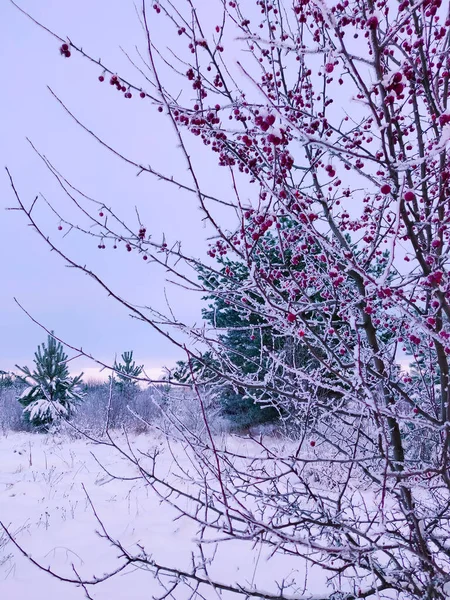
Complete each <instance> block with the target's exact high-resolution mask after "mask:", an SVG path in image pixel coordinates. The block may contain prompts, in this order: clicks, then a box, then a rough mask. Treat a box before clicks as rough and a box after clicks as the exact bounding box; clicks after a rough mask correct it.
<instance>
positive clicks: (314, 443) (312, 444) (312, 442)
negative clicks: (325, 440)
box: [309, 440, 316, 448]
mask: <svg viewBox="0 0 450 600" xmlns="http://www.w3.org/2000/svg"><path fill="white" fill-rule="evenodd" d="M309 443H310V444H311V446H312V447H313V448H314V446H315V445H316V442H315V441H314V440H311V441H310V442H309Z"/></svg>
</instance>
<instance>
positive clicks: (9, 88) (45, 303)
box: [0, 0, 225, 372]
mask: <svg viewBox="0 0 450 600" xmlns="http://www.w3.org/2000/svg"><path fill="white" fill-rule="evenodd" d="M18 2H19V3H20V5H21V6H22V7H23V8H24V9H25V10H28V11H30V12H32V14H33V16H35V17H36V18H37V19H38V20H40V21H41V22H43V23H45V24H46V25H47V26H48V27H49V28H50V29H53V30H55V31H56V32H58V33H59V34H60V35H61V36H62V37H65V36H69V37H70V38H71V39H72V40H73V41H74V42H75V43H77V44H80V45H82V46H83V48H84V49H85V50H86V51H88V52H89V53H92V54H93V55H94V56H96V57H97V56H98V57H101V58H102V59H103V60H104V62H105V63H106V64H107V65H108V66H115V67H116V68H117V71H118V72H119V73H120V72H123V71H124V70H125V72H126V73H127V74H128V76H129V77H130V79H132V80H133V81H136V83H138V85H143V86H144V81H143V80H142V77H141V76H139V74H138V73H137V72H135V71H134V70H133V68H132V67H131V65H129V63H128V62H127V59H126V58H125V57H124V55H123V54H122V53H121V51H120V48H119V46H122V47H123V48H125V49H126V50H127V51H129V52H130V53H133V52H134V46H135V45H136V44H138V45H139V46H140V48H141V49H142V50H145V44H144V39H143V37H142V31H141V28H140V24H139V22H138V19H137V16H136V12H135V8H134V4H133V2H132V0H96V1H95V2H92V0H77V2H71V3H67V2H54V0H40V1H39V2H38V3H36V2H35V1H34V0H18ZM154 19H155V17H154V15H153V11H152V14H151V20H152V26H153V27H154V31H155V35H156V36H158V38H159V43H163V44H165V41H166V39H168V35H167V34H168V32H167V31H166V30H165V29H164V25H163V23H164V21H163V20H161V19H159V20H158V22H157V23H155V22H154ZM171 37H172V38H173V35H172V34H171ZM58 48H59V44H58V41H57V40H55V39H54V38H52V37H51V36H50V35H48V34H47V33H45V32H44V31H42V30H41V29H39V28H38V27H36V26H35V25H34V24H33V23H31V22H30V21H29V20H28V19H27V18H26V17H24V16H23V15H22V14H21V13H20V12H19V11H17V10H16V9H15V8H14V7H13V6H12V5H11V4H10V3H9V1H8V0H3V2H2V3H1V6H0V56H2V57H3V60H2V71H1V76H2V82H3V86H2V87H3V93H2V97H1V100H0V103H1V114H2V119H1V120H0V136H1V138H0V139H1V140H2V143H1V145H0V164H1V165H2V166H5V165H7V166H8V167H9V169H10V170H11V172H12V174H13V176H14V178H15V180H16V184H17V187H18V190H19V191H20V193H21V196H22V198H23V200H25V201H26V202H27V203H31V202H32V200H33V198H34V197H35V196H36V194H38V193H39V192H42V193H43V194H44V195H45V196H46V197H47V198H49V199H51V200H52V202H54V203H55V205H56V206H57V207H58V208H60V209H61V210H63V211H66V213H65V214H67V215H71V214H73V211H72V209H71V208H70V207H69V204H68V202H67V201H66V200H65V198H64V197H63V196H62V194H61V193H60V191H59V188H58V187H57V186H56V185H55V182H54V180H53V179H52V177H51V175H50V174H49V173H48V171H46V169H45V167H44V165H43V164H42V162H41V160H40V159H39V157H38V156H37V155H36V154H35V153H34V152H33V150H32V149H31V147H30V146H29V144H28V142H27V141H26V137H29V138H31V140H32V141H33V143H34V144H35V145H36V146H37V147H38V148H39V149H40V151H41V152H42V153H43V154H45V155H47V156H48V158H49V159H50V160H51V161H52V162H53V163H54V164H55V166H56V167H57V168H58V169H59V170H60V171H61V172H62V173H63V174H64V175H65V176H66V177H67V178H68V179H69V180H70V181H71V182H73V184H74V185H76V186H78V187H80V188H81V189H82V190H83V191H84V192H85V193H87V194H89V195H93V196H95V197H96V198H97V199H99V200H101V201H104V202H105V203H106V204H107V205H110V206H112V207H113V208H115V209H117V210H118V211H120V214H122V215H123V216H124V217H125V218H127V217H128V220H129V222H131V223H132V224H137V222H136V221H135V220H134V217H133V214H134V205H138V206H139V210H140V212H141V216H142V217H143V221H144V223H145V225H146V226H147V229H148V231H149V232H152V233H153V234H154V236H155V239H158V240H159V239H160V238H161V234H162V232H163V231H164V232H165V233H166V234H167V235H168V236H169V238H170V239H172V240H176V239H179V238H183V240H184V247H185V249H189V250H190V251H191V252H192V253H193V254H195V255H197V256H201V255H203V254H204V252H205V249H206V246H207V243H206V241H205V240H206V238H207V235H208V231H207V230H206V229H205V228H204V227H203V225H202V223H201V215H200V212H199V210H198V208H197V203H196V200H195V198H194V197H192V196H189V195H188V194H186V193H182V192H180V191H178V190H177V188H175V187H170V186H167V185H165V184H161V183H160V182H158V181H156V180H155V179H152V178H151V177H150V176H141V177H139V178H136V170H135V169H133V168H132V167H128V166H126V165H124V164H123V163H122V162H121V161H120V160H118V159H117V158H115V157H113V156H112V155H111V154H109V153H108V152H107V151H106V150H104V149H103V148H101V147H100V146H99V145H98V144H97V143H96V142H95V141H93V140H92V139H91V138H89V136H88V135H87V134H86V133H84V132H83V131H82V130H80V128H78V127H77V126H76V125H75V124H74V123H73V121H71V119H70V117H68V116H67V115H66V114H65V113H64V111H63V110H62V109H61V107H60V106H58V104H57V102H56V101H55V100H54V99H53V98H52V97H51V95H50V93H49V91H48V90H47V87H46V86H47V85H49V86H51V87H52V88H53V89H54V91H55V92H56V93H57V94H58V95H59V96H60V97H61V98H62V99H63V100H64V102H65V103H66V104H67V105H68V106H69V107H70V109H71V110H73V112H74V113H75V114H76V115H77V117H79V118H80V120H82V121H83V122H85V123H86V125H88V126H89V127H91V128H93V129H95V131H96V132H97V133H98V134H99V135H101V136H103V137H104V138H105V139H106V140H107V141H108V142H110V143H111V144H112V145H115V146H117V147H118V148H119V149H120V150H121V151H123V152H124V153H126V154H128V155H129V156H130V157H132V158H134V159H136V160H137V161H138V162H142V163H151V164H152V165H153V166H154V167H155V168H157V169H160V170H162V171H165V172H167V173H169V174H173V175H175V176H178V177H180V178H181V179H183V180H184V181H186V182H188V181H189V179H188V175H187V172H186V167H185V164H184V162H183V159H182V158H181V157H179V156H177V155H176V153H175V151H174V146H175V144H176V140H175V137H174V134H173V131H172V129H171V126H170V125H169V124H168V123H167V121H164V120H163V119H162V118H161V117H160V115H159V114H158V113H157V112H156V108H154V107H152V106H151V105H150V103H149V102H148V101H146V100H145V101H144V100H141V99H139V98H133V99H131V100H125V99H124V98H123V97H122V95H121V94H119V93H118V92H116V91H115V90H113V89H112V87H111V86H109V84H108V83H107V82H105V83H103V84H101V83H99V82H98V80H97V78H98V76H99V75H100V74H101V72H100V71H99V69H98V68H96V67H95V66H92V65H90V64H89V63H87V62H86V61H83V59H82V58H81V57H79V56H77V55H75V56H73V57H72V58H71V59H64V58H62V57H61V56H60V55H59V51H58ZM175 50H176V49H175ZM5 59H6V60H5ZM198 148H199V150H198V154H196V153H195V151H194V158H196V159H197V162H198V164H201V165H202V173H203V175H204V177H205V185H206V186H207V188H209V189H210V190H212V189H214V188H215V187H216V186H217V187H222V190H224V187H223V185H224V182H225V180H224V181H221V180H220V177H221V176H220V175H219V179H217V175H218V171H217V169H214V168H213V166H214V157H213V156H211V153H206V154H205V152H204V151H203V150H202V149H201V147H200V146H198ZM211 175H212V176H211ZM14 205H15V201H14V197H13V194H12V191H11V189H10V187H9V183H8V180H7V177H6V173H5V172H4V171H3V173H2V174H1V175H0V255H1V256H2V259H3V260H2V269H1V293H0V369H13V368H14V365H15V363H19V364H21V365H23V364H30V363H31V360H32V357H33V353H34V351H35V349H36V346H37V344H38V343H40V342H41V341H43V340H44V339H45V338H46V334H45V332H43V331H42V330H41V329H40V328H39V327H38V326H36V325H35V324H34V323H32V322H31V321H30V320H29V319H28V317H27V316H26V315H25V314H24V313H23V312H22V311H21V310H20V308H19V307H18V306H17V305H16V304H15V303H14V300H13V297H14V296H15V297H17V299H18V300H19V301H20V302H21V303H23V305H24V306H25V307H26V308H27V309H28V310H29V311H30V312H31V313H32V314H33V316H34V317H35V318H36V319H37V320H39V321H41V322H42V323H43V324H44V325H45V326H47V327H48V328H51V329H54V330H55V333H56V334H57V335H58V336H59V337H61V338H63V339H65V340H67V341H68V342H70V343H72V344H74V345H81V346H83V348H84V350H85V351H87V352H90V353H92V354H94V355H96V356H97V357H98V358H100V359H101V360H104V361H113V359H114V354H115V353H118V354H120V353H121V352H122V351H124V350H128V349H133V350H134V351H135V357H136V359H137V360H138V361H139V362H142V363H144V364H145V365H146V366H147V367H148V368H150V369H158V368H159V367H161V366H162V365H168V366H171V365H173V363H174V362H175V360H177V359H178V358H182V355H181V354H180V353H179V351H176V350H175V349H174V348H173V347H172V346H171V345H170V344H169V343H168V342H166V341H164V340H163V339H162V338H160V336H158V335H157V334H155V333H154V332H153V331H151V330H150V329H149V327H148V326H145V325H142V324H139V323H137V322H136V321H135V320H132V319H130V318H129V317H128V315H127V311H126V310H125V309H124V308H122V307H120V306H119V305H117V304H115V303H114V301H112V300H110V299H108V298H107V297H106V295H105V293H104V292H103V291H102V290H100V289H99V288H98V287H97V286H96V284H95V283H94V282H93V281H91V280H90V279H88V278H87V277H86V276H85V275H83V274H82V273H80V272H74V271H73V270H71V269H68V268H67V267H66V266H65V264H64V262H63V260H62V259H61V258H59V257H58V256H56V255H55V254H54V253H51V252H50V251H49V248H48V247H47V245H46V244H45V243H44V242H43V241H42V240H41V239H39V238H38V236H37V235H36V233H35V232H34V231H32V230H31V228H30V227H27V221H26V218H25V216H24V215H23V214H21V213H20V212H7V211H5V210H4V209H5V208H6V207H8V206H14ZM36 215H38V216H39V220H40V223H41V224H42V227H43V229H44V230H45V231H46V233H48V235H50V236H51V238H52V240H54V241H57V240H61V239H62V238H61V234H60V232H59V231H58V230H57V225H58V222H57V221H55V219H54V217H53V216H51V215H50V214H49V212H48V211H47V210H43V209H38V210H37V211H36ZM63 244H64V248H65V249H67V252H68V253H69V255H70V256H72V257H74V258H75V259H77V260H79V261H81V262H86V263H87V265H88V266H91V267H93V268H94V269H96V270H98V271H99V272H100V273H101V274H102V275H103V276H104V277H105V279H106V280H107V281H108V282H110V283H111V284H112V285H113V286H115V289H117V290H118V291H119V292H120V293H121V294H123V295H124V296H126V297H128V298H129V299H130V300H132V301H133V300H134V301H136V302H140V303H141V304H147V305H155V306H156V307H158V308H163V307H164V293H163V292H164V286H165V283H164V274H163V273H158V272H157V271H156V270H155V268H153V267H152V266H150V265H147V264H146V263H144V262H143V261H142V258H139V257H138V256H137V255H136V256H132V255H128V254H127V253H126V252H125V251H123V250H122V251H120V252H119V251H115V253H114V251H113V250H111V251H108V252H107V251H103V252H101V251H99V250H98V249H97V248H96V244H95V243H94V242H91V241H88V240H86V239H85V238H81V237H75V236H69V237H68V238H67V239H66V240H65V241H64V242H63ZM169 298H170V299H171V302H173V305H174V307H175V308H176V310H177V314H178V315H179V316H180V317H181V318H183V319H185V320H186V321H194V320H197V321H198V320H199V315H200V307H201V305H202V303H201V302H200V298H199V297H195V296H192V295H188V294H187V293H186V292H183V291H180V290H173V289H172V290H169ZM90 366H94V365H92V364H89V363H88V361H87V360H86V359H79V360H78V361H77V363H76V364H75V363H74V364H73V369H74V371H78V370H81V369H86V368H88V367H90ZM153 372H154V371H153Z"/></svg>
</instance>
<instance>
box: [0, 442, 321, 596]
mask: <svg viewBox="0 0 450 600" xmlns="http://www.w3.org/2000/svg"><path fill="white" fill-rule="evenodd" d="M118 440H119V443H120V444H122V445H123V446H124V447H126V445H127V440H126V438H125V437H124V436H122V437H120V436H118ZM239 443H240V444H243V445H244V446H245V442H239ZM132 446H133V448H140V449H141V450H143V451H148V450H153V449H157V450H158V451H159V452H160V454H159V457H158V469H159V473H160V474H163V475H164V476H165V477H167V478H169V480H170V479H171V478H172V479H173V478H175V477H176V474H175V473H176V472H177V470H178V467H177V466H176V464H175V459H174V456H173V454H172V453H171V452H170V451H169V450H168V448H167V446H166V442H165V440H164V439H163V438H158V437H152V436H149V435H141V436H134V437H133V438H132ZM174 448H175V453H174V454H175V456H176V458H177V461H181V462H183V460H187V459H186V458H185V456H184V453H183V451H182V449H181V446H179V445H176V444H175V446H174ZM0 464H1V469H0V520H1V521H2V522H3V523H4V524H5V525H6V526H7V527H8V529H9V530H10V531H11V532H13V533H14V534H15V538H16V539H17V541H18V543H19V544H20V545H21V546H22V547H23V549H24V550H25V551H26V552H27V553H28V554H29V555H30V556H32V557H33V558H34V559H35V560H36V561H38V562H39V563H40V564H42V565H43V566H45V567H49V566H50V567H51V569H52V570H54V571H56V572H58V573H60V574H61V575H66V576H68V577H73V576H74V568H75V570H76V571H77V572H78V573H79V575H80V576H81V577H92V576H93V575H96V576H101V575H102V574H103V573H104V572H105V571H110V570H112V569H114V568H115V567H117V566H119V564H121V561H120V559H119V558H118V551H117V549H115V548H113V547H111V545H110V544H109V542H108V541H107V540H104V539H101V538H100V536H99V535H98V534H97V533H96V531H97V530H99V523H98V521H97V520H96V518H95V515H94V514H93V510H92V508H91V506H90V504H89V500H88V497H87V494H88V495H89V497H90V498H91V500H92V502H93V504H94V507H95V510H96V511H97V513H98V515H99V516H100V517H101V520H102V522H103V524H104V525H105V527H106V529H107V530H108V532H109V533H110V535H111V536H112V537H114V538H117V539H120V541H121V543H122V544H124V545H125V546H126V547H127V548H136V544H142V545H143V546H145V549H146V551H147V553H148V554H151V555H152V557H153V558H154V559H155V560H156V561H158V562H159V563H164V564H169V565H171V566H182V567H185V568H186V569H187V570H189V568H190V565H191V553H192V551H195V550H196V543H195V538H196V535H197V526H196V525H195V524H194V523H192V522H191V521H188V520H187V519H177V520H174V518H175V517H177V512H176V511H175V510H174V509H173V508H171V507H170V506H168V505H167V504H166V503H161V501H160V499H159V498H158V497H157V496H156V494H155V492H154V491H152V489H151V488H150V487H149V486H148V485H145V483H144V481H143V480H142V479H141V478H137V479H131V478H132V477H134V476H136V470H135V468H134V467H133V466H132V465H131V464H130V463H129V462H127V461H125V460H124V459H123V458H122V457H121V456H120V454H119V453H117V452H114V451H112V450H111V449H110V448H107V447H105V446H101V445H95V444H93V443H91V442H89V441H86V440H83V439H81V440H80V439H78V440H73V439H69V438H62V437H53V436H45V435H35V434H24V433H20V434H17V433H14V434H13V433H11V434H8V435H4V436H3V437H2V438H1V439H0ZM101 465H103V466H105V467H106V468H107V469H108V470H110V471H112V472H114V474H121V475H124V476H126V477H129V478H130V479H129V480H126V481H122V480H111V478H110V477H109V476H108V475H107V474H106V473H105V470H104V469H103V468H102V467H101ZM0 535H1V534H0ZM235 544H236V542H227V543H226V544H224V545H222V547H221V548H220V549H219V551H218V554H217V556H216V558H217V560H216V561H215V565H216V566H212V567H211V569H212V571H211V573H212V574H213V575H214V576H215V577H216V578H217V579H220V580H221V581H223V582H226V583H233V582H235V581H240V582H241V583H252V582H254V583H258V586H261V587H263V588H264V589H267V590H269V589H270V590H271V591H273V592H274V593H276V592H277V589H276V585H275V582H276V581H277V580H280V579H281V578H282V577H283V575H284V576H286V575H289V576H290V577H291V579H294V580H295V581H296V588H297V591H298V593H300V592H303V593H305V592H306V594H314V593H317V592H319V591H324V590H325V589H326V584H325V580H326V578H325V575H324V574H323V573H321V572H317V571H316V572H311V571H308V569H305V565H304V564H301V563H299V561H298V560H297V561H294V562H293V563H292V565H288V568H287V569H286V566H287V565H286V562H283V564H281V562H280V560H284V561H286V559H285V558H284V559H282V557H274V558H271V559H269V560H267V559H266V557H264V555H263V554H262V553H261V551H260V548H259V546H258V545H255V546H251V545H250V544H249V545H248V546H247V547H246V546H245V545H243V544H242V543H240V544H239V547H237V546H235ZM158 591H161V588H160V586H159V583H158V581H157V580H155V578H154V576H153V574H152V573H151V572H149V571H145V570H141V569H133V568H130V567H129V568H127V569H126V570H125V571H123V572H122V573H120V574H119V575H117V576H116V577H114V578H113V579H110V580H108V581H106V582H104V583H101V584H99V585H96V586H92V587H90V588H89V592H90V594H91V595H92V598H94V599H95V600H125V599H127V600H141V599H142V600H144V599H146V600H149V599H151V598H152V597H153V596H154V595H157V594H158ZM203 591H204V590H203ZM206 596H207V597H208V598H213V597H216V598H217V595H216V594H214V592H213V591H211V590H209V591H207V592H206ZM85 597H86V596H85V593H84V591H83V589H82V588H81V587H77V586H74V585H71V584H67V583H62V582H60V581H58V580H57V579H55V578H53V577H52V576H50V575H48V574H46V573H44V572H43V571H41V570H39V568H38V567H36V566H34V565H33V564H32V563H31V562H30V561H29V560H28V559H27V558H26V557H24V556H23V555H21V554H20V552H19V551H18V550H17V549H16V548H14V546H13V544H12V543H10V542H6V539H5V537H4V536H3V539H1V538H0V598H1V599H5V600H25V599H32V600H61V599H64V600H80V599H81V598H85ZM176 597H177V598H180V599H181V598H187V597H189V590H188V589H187V588H184V589H181V588H178V589H177V592H176ZM195 597H199V598H200V596H195Z"/></svg>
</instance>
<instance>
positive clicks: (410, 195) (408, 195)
mask: <svg viewBox="0 0 450 600" xmlns="http://www.w3.org/2000/svg"><path fill="white" fill-rule="evenodd" d="M404 197H405V200H406V202H412V201H413V200H414V199H415V197H416V196H415V194H414V192H412V191H411V190H408V191H407V192H406V193H405V196H404Z"/></svg>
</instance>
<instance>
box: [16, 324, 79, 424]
mask: <svg viewBox="0 0 450 600" xmlns="http://www.w3.org/2000/svg"><path fill="white" fill-rule="evenodd" d="M34 356H35V358H34V363H35V369H34V370H33V371H31V370H30V369H29V368H28V367H19V366H18V365H16V366H17V368H18V369H19V370H20V372H21V373H22V374H21V375H19V376H18V380H19V381H20V382H22V383H23V384H25V385H26V387H25V389H24V390H23V392H22V393H21V394H20V396H19V397H18V400H19V402H20V404H22V406H23V407H24V409H23V418H24V420H25V421H26V422H28V423H31V425H33V426H35V427H39V428H40V429H45V430H48V429H49V427H50V426H51V425H52V424H54V423H55V422H57V421H59V420H61V419H65V420H68V419H70V418H71V417H72V415H73V413H74V411H75V407H76V405H77V404H78V403H79V402H81V400H82V398H83V394H82V392H81V389H80V387H79V386H80V384H81V381H82V375H83V374H80V375H77V376H76V377H71V376H70V374H69V369H68V367H67V359H68V356H67V354H66V353H65V352H64V349H63V346H62V344H61V343H60V342H57V341H56V340H55V338H53V337H52V336H51V335H49V336H48V340H47V345H45V343H43V344H41V345H40V346H39V347H38V349H37V352H35V355H34Z"/></svg>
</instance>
